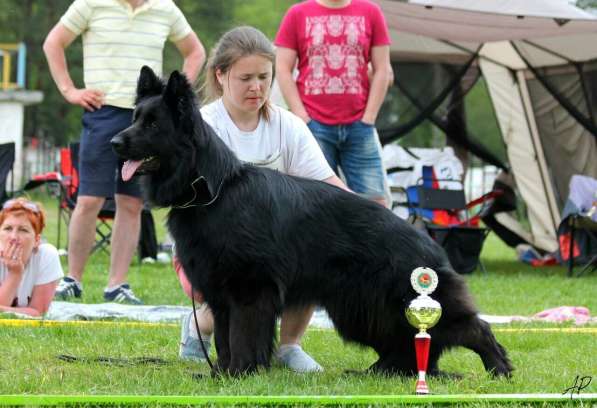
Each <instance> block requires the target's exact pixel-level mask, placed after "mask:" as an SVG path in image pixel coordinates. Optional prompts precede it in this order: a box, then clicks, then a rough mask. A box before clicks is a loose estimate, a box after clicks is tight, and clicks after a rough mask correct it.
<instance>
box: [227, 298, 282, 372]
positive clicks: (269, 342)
mask: <svg viewBox="0 0 597 408" xmlns="http://www.w3.org/2000/svg"><path fill="white" fill-rule="evenodd" d="M276 313H277V311H276V307H275V306H274V302H272V299H271V297H270V298H268V297H260V298H258V299H256V300H255V302H254V303H252V304H249V305H246V304H242V305H238V304H237V305H234V306H233V307H232V308H231V309H230V365H229V366H228V372H229V373H230V374H231V375H235V376H236V375H242V374H249V373H253V372H255V371H256V370H257V369H258V368H259V367H264V368H269V364H270V359H271V355H272V352H273V349H274V340H275V335H276V333H275V328H276Z"/></svg>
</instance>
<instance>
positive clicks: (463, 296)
mask: <svg viewBox="0 0 597 408" xmlns="http://www.w3.org/2000/svg"><path fill="white" fill-rule="evenodd" d="M112 144H113V147H114V149H115V151H116V152H117V153H118V155H120V156H121V157H122V158H125V159H132V160H141V159H146V160H145V164H143V165H142V167H141V168H145V169H146V172H147V173H148V175H147V178H148V180H147V183H146V194H147V196H148V198H149V199H150V201H151V202H152V203H153V204H154V205H157V206H163V207H172V209H171V210H170V213H169V218H168V228H169V230H170V232H171V234H172V236H173V237H174V240H175V242H176V248H177V254H178V256H179V258H180V260H181V262H182V265H183V266H184V269H185V271H186V274H187V276H188V278H189V280H190V282H191V283H192V285H193V287H195V288H198V289H199V290H201V292H203V295H204V297H205V300H206V301H207V303H208V304H209V306H210V307H211V309H212V311H213V314H214V318H215V343H216V349H217V353H218V361H217V364H216V367H215V370H216V372H225V373H229V374H233V375H237V374H242V373H249V372H253V371H255V370H256V369H258V368H259V367H268V366H269V364H270V358H271V355H272V350H273V348H274V342H275V322H276V317H277V316H279V315H280V313H281V312H282V310H283V309H284V308H293V307H300V306H305V305H321V306H323V307H324V308H325V309H326V310H327V312H328V314H329V315H330V317H331V319H332V321H333V322H334V325H335V327H336V329H337V330H338V332H339V333H340V335H341V336H342V337H343V338H344V339H345V340H347V341H351V342H356V343H359V344H361V345H364V346H370V347H372V348H373V349H375V351H376V352H377V354H378V355H379V359H378V360H377V362H375V363H374V364H373V365H372V366H371V367H370V368H371V370H372V371H375V372H383V373H394V374H409V375H410V374H415V373H416V372H417V366H416V358H415V352H414V344H413V338H414V335H415V333H416V330H415V329H414V328H413V327H411V326H410V324H409V323H408V322H407V320H406V318H405V313H404V312H405V308H406V307H407V305H408V304H409V302H410V301H411V300H412V299H413V298H415V297H416V296H417V294H416V293H415V292H414V290H413V289H412V288H411V285H410V274H411V271H412V270H413V269H415V268H416V267H419V266H426V267H430V268H433V269H434V270H435V271H436V272H437V274H438V276H439V285H438V287H437V289H436V291H435V292H434V293H433V295H432V296H433V298H434V299H436V300H437V301H439V302H440V303H441V305H442V308H443V314H442V317H441V319H440V321H439V323H438V324H437V326H435V327H434V328H433V329H431V330H430V331H429V332H430V334H431V336H432V342H431V353H430V358H429V373H430V374H437V373H438V372H439V371H438V359H439V357H440V355H441V354H442V352H443V351H444V350H446V349H448V348H450V347H453V346H464V347H467V348H469V349H471V350H473V351H475V352H476V353H477V354H479V356H480V357H481V359H482V361H483V364H484V366H485V368H486V370H488V371H490V372H492V373H493V374H495V375H510V372H511V371H512V366H511V364H510V362H509V360H508V358H507V356H506V351H505V350H504V348H503V347H502V346H501V345H500V344H498V342H497V341H496V339H495V338H494V336H493V334H492V332H491V330H490V328H489V325H488V324H487V323H485V322H483V321H482V320H480V319H479V318H478V317H477V309H476V308H475V306H474V305H473V302H472V300H471V296H470V295H469V292H468V290H467V288H466V286H465V283H464V281H463V279H462V278H461V277H460V276H459V275H458V274H457V273H455V272H454V270H453V269H452V267H451V266H450V264H449V262H448V259H447V257H446V255H445V253H444V251H443V250H442V249H441V248H440V247H439V246H438V245H437V244H436V243H434V242H433V240H431V239H430V238H429V237H428V236H427V235H425V234H423V233H420V232H419V231H417V230H416V229H414V228H413V227H412V226H411V225H410V224H408V223H406V222H404V221H402V220H401V219H399V218H398V217H396V216H395V215H394V214H393V213H392V212H391V211H389V210H387V209H385V208H382V207H381V206H380V205H378V204H376V203H373V202H371V201H368V200H365V199H363V198H360V197H358V196H357V195H356V194H351V193H349V192H346V191H343V190H341V189H339V188H336V187H334V186H331V185H328V184H326V183H323V182H319V181H314V180H307V179H303V178H298V177H291V176H288V175H284V174H282V173H279V172H277V171H272V170H269V169H263V168H257V167H254V166H252V165H248V164H243V163H242V162H240V161H239V160H238V159H237V158H236V156H235V155H234V154H233V152H232V151H231V150H229V149H228V148H227V147H226V145H225V144H224V143H223V142H222V141H221V140H220V139H219V138H218V137H217V135H216V134H215V133H214V131H213V130H212V129H211V128H210V127H209V126H208V125H207V124H206V123H205V122H204V121H203V120H202V118H201V115H200V113H199V111H198V109H197V106H196V102H195V99H194V95H193V91H192V89H191V87H190V85H189V84H188V82H187V81H186V79H185V77H184V76H183V75H181V74H179V73H178V72H174V73H172V75H171V76H170V78H169V80H168V82H167V84H164V83H163V82H161V80H160V79H159V78H157V77H156V76H155V75H154V73H153V72H152V71H151V70H150V69H149V68H147V67H144V68H143V69H142V71H141V76H140V78H139V83H138V87H137V104H136V108H135V113H134V121H133V124H132V126H130V127H129V128H128V129H126V130H124V131H122V132H121V133H120V134H118V135H116V136H115V137H114V138H113V139H112ZM158 166H159V169H158ZM181 207H182V208H181Z"/></svg>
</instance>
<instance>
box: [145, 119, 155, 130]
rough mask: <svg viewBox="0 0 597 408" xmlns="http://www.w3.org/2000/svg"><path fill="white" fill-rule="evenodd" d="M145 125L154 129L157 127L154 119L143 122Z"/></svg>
mask: <svg viewBox="0 0 597 408" xmlns="http://www.w3.org/2000/svg"><path fill="white" fill-rule="evenodd" d="M145 127H147V128H152V129H155V128H157V127H158V123H157V122H156V121H155V120H152V121H151V122H148V123H146V124H145Z"/></svg>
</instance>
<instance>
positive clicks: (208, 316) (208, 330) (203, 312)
mask: <svg viewBox="0 0 597 408" xmlns="http://www.w3.org/2000/svg"><path fill="white" fill-rule="evenodd" d="M195 315H196V316H197V323H198V325H199V330H200V331H201V336H202V337H203V335H206V336H208V337H209V336H211V335H212V334H213V332H214V316H213V313H212V312H211V309H210V308H209V306H207V304H203V305H201V307H200V308H199V309H197V312H195ZM189 324H190V325H191V327H190V329H191V333H195V332H196V331H197V328H196V327H195V321H194V320H192V319H191V321H190V322H189ZM196 337H198V336H196Z"/></svg>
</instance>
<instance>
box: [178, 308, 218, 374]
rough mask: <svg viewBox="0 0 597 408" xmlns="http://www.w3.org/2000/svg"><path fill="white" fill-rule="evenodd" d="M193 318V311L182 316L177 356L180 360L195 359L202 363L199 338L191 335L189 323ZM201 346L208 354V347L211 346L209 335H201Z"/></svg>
mask: <svg viewBox="0 0 597 408" xmlns="http://www.w3.org/2000/svg"><path fill="white" fill-rule="evenodd" d="M192 318H193V312H190V313H188V314H186V315H184V316H183V317H182V323H181V328H180V329H181V330H180V348H179V349H178V357H180V359H181V360H188V361H195V362H198V363H202V362H204V361H206V359H205V354H203V349H202V348H201V343H199V339H196V338H194V337H193V336H191V328H190V326H189V323H190V322H191V319H192ZM202 340H203V346H204V347H205V351H207V354H209V349H210V347H211V341H210V340H209V337H207V338H206V337H203V336H202Z"/></svg>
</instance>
